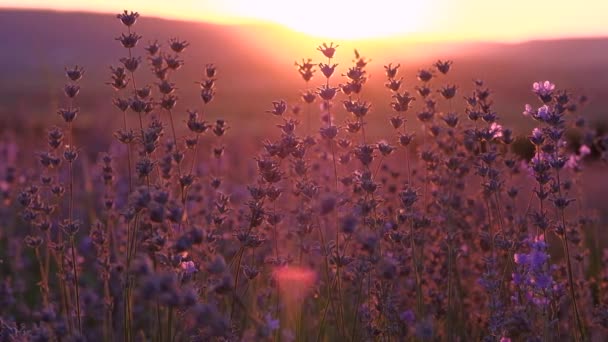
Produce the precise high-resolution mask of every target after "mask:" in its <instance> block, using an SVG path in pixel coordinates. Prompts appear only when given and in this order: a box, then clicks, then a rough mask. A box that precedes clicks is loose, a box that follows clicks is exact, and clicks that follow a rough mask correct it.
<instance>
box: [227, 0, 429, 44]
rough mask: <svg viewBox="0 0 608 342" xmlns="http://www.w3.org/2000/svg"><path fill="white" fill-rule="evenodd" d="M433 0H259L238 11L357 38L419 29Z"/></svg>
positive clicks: (315, 33) (304, 30) (297, 27)
mask: <svg viewBox="0 0 608 342" xmlns="http://www.w3.org/2000/svg"><path fill="white" fill-rule="evenodd" d="M433 2H434V0H427V1H419V0H400V1H399V0H398V1H395V0H371V1H365V2H363V1H357V0H350V1H342V0H300V1H289V0H259V1H243V2H242V3H241V5H240V6H239V7H238V9H237V11H238V12H239V14H240V15H242V16H246V17H249V18H252V19H258V20H265V21H270V22H275V23H278V24H281V25H284V26H286V27H288V28H290V29H293V30H295V31H298V32H301V33H305V34H308V35H310V36H313V37H319V38H335V39H343V40H345V39H346V40H358V39H369V38H381V37H390V36H396V35H405V34H410V33H416V32H419V31H421V30H423V29H424V27H425V26H426V25H427V23H428V21H429V20H430V18H431V11H432V10H433V8H432V4H433Z"/></svg>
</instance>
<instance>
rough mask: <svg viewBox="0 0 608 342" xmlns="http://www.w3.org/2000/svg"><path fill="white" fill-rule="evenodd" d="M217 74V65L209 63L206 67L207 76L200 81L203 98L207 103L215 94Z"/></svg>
mask: <svg viewBox="0 0 608 342" xmlns="http://www.w3.org/2000/svg"><path fill="white" fill-rule="evenodd" d="M216 74H217V70H216V68H215V65H213V64H207V66H206V67H205V77H204V78H203V80H202V81H201V82H198V83H199V84H200V86H201V99H202V100H203V103H205V104H207V103H209V102H211V100H213V97H214V96H215V81H216V78H215V77H216Z"/></svg>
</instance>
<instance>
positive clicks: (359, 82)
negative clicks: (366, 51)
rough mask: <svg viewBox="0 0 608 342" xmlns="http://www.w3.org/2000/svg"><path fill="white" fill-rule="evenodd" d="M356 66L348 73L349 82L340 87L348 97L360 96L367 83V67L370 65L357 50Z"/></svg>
mask: <svg viewBox="0 0 608 342" xmlns="http://www.w3.org/2000/svg"><path fill="white" fill-rule="evenodd" d="M353 63H354V65H353V66H352V67H351V68H349V69H348V71H347V72H346V75H345V76H346V77H347V78H348V81H347V82H346V83H344V84H342V85H340V89H341V90H342V92H343V93H344V94H346V95H351V94H359V93H361V89H362V88H363V84H365V82H366V81H367V76H366V75H367V72H366V71H365V66H366V65H367V63H369V61H368V60H366V59H365V58H364V57H362V56H361V55H360V54H359V52H358V51H357V50H355V60H354V61H353Z"/></svg>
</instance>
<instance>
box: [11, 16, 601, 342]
mask: <svg viewBox="0 0 608 342" xmlns="http://www.w3.org/2000/svg"><path fill="white" fill-rule="evenodd" d="M142 14H143V13H142ZM62 15H64V16H66V15H65V14H62ZM15 16H18V17H19V18H25V17H27V16H31V17H35V18H37V19H36V20H32V21H31V22H32V24H27V25H25V24H23V23H24V22H26V21H24V20H21V19H19V20H17V19H14V18H15ZM47 16H48V17H47ZM97 16H98V17H90V18H89V17H87V18H88V19H87V20H82V18H80V19H79V20H81V21H82V22H78V25H79V26H78V27H82V28H83V30H86V29H85V27H88V26H90V27H93V26H95V25H98V24H99V23H103V25H106V23H109V25H110V26H108V27H107V28H105V29H103V30H100V29H98V28H95V30H97V31H96V32H98V33H96V35H95V36H94V37H91V36H90V35H88V34H85V35H84V37H85V38H82V37H79V36H78V35H77V34H74V36H73V37H68V38H69V39H65V40H63V39H64V38H61V40H60V39H59V38H56V39H58V40H57V42H54V43H53V44H50V43H48V39H41V38H40V39H39V40H40V46H32V45H34V44H29V43H27V42H35V41H36V39H37V38H36V37H38V35H40V37H42V36H44V33H43V31H44V30H45V28H46V27H48V29H49V30H52V27H54V26H53V25H50V24H49V25H46V26H44V25H42V24H40V23H41V22H45V21H44V20H49V21H48V23H53V22H54V21H52V20H59V19H57V18H63V17H59V16H58V15H55V17H52V16H51V15H50V14H44V13H42V14H41V13H33V14H32V13H26V14H24V13H17V12H5V13H0V18H5V19H6V21H5V22H8V20H14V22H11V24H7V27H16V26H18V25H24V27H28V26H31V27H32V30H33V31H32V32H34V31H35V32H36V33H31V32H27V31H23V30H21V33H20V34H21V36H17V38H15V37H9V34H5V33H2V34H4V35H5V36H2V34H0V37H5V38H6V39H4V38H3V39H2V40H3V41H9V38H11V39H13V40H12V42H14V44H7V45H12V46H14V50H13V53H12V54H11V53H10V51H9V50H10V49H8V48H7V49H5V51H8V53H9V54H7V55H4V56H0V68H2V70H4V74H5V75H6V77H5V78H4V79H3V80H1V81H0V90H2V91H1V93H2V94H0V197H1V199H2V201H1V202H0V341H170V342H171V341H450V342H451V341H461V342H465V341H497V342H498V341H499V342H510V341H606V340H608V266H607V265H608V233H607V231H606V225H607V224H608V202H607V201H606V199H607V198H608V197H607V196H606V191H608V182H607V181H606V174H607V172H608V165H606V162H607V161H608V120H607V117H606V105H608V103H607V102H606V97H605V96H604V95H607V94H606V89H608V88H606V87H605V86H606V82H608V81H607V80H608V63H606V60H605V59H602V58H596V57H597V56H596V57H593V58H591V59H584V58H582V57H581V58H580V60H575V59H569V62H567V61H565V59H566V58H564V57H561V58H563V59H564V60H558V61H557V62H556V61H551V58H550V57H547V56H550V55H551V53H546V54H545V57H544V58H545V59H546V60H543V58H533V59H530V60H528V59H527V57H526V56H525V55H523V56H522V51H524V52H525V51H532V50H533V49H532V48H530V49H528V50H523V49H522V51H519V50H517V49H513V50H509V51H515V52H513V56H514V57H512V61H511V64H509V63H508V61H507V60H508V59H510V58H511V57H509V56H508V55H507V54H506V52H504V51H506V50H500V51H501V52H500V53H497V55H501V56H503V57H501V58H498V57H496V56H494V57H492V53H489V52H488V53H486V54H484V55H483V56H484V57H483V58H482V57H474V56H473V55H472V54H469V55H463V57H462V59H463V63H462V64H460V62H459V59H458V56H460V55H461V53H457V52H454V53H452V52H451V51H452V50H451V49H429V51H426V52H425V54H424V56H422V55H419V56H415V57H414V56H413V54H412V55H410V56H408V54H404V55H400V53H399V50H398V49H396V48H395V49H394V50H391V51H392V52H391V53H390V54H389V55H390V56H391V58H387V59H380V58H378V57H377V55H375V54H374V51H366V50H365V49H366V48H367V49H369V48H372V45H369V46H363V47H362V48H358V47H356V46H355V47H351V46H350V45H351V44H350V43H349V42H346V43H341V42H339V41H337V40H336V41H333V42H330V41H319V42H316V43H315V45H314V46H310V47H309V48H306V49H303V48H302V47H301V46H300V47H295V45H297V44H294V46H283V45H281V44H277V46H270V45H269V46H266V47H265V49H260V50H263V51H260V52H259V55H255V56H254V55H249V54H247V53H240V54H239V51H240V52H243V51H254V50H236V49H235V48H231V47H229V41H230V39H228V38H226V37H228V34H226V36H225V37H224V36H221V35H215V36H213V37H216V38H217V37H219V38H217V41H215V40H213V39H209V40H208V41H205V42H201V41H199V40H197V39H192V40H191V39H185V38H183V37H178V36H176V35H174V33H173V32H170V31H166V29H168V28H170V25H168V24H167V25H165V26H162V25H161V24H162V23H161V22H158V21H154V20H158V19H149V18H147V17H146V16H141V17H140V15H139V13H137V12H131V11H124V12H121V13H119V14H117V15H114V16H109V15H106V16H105V17H103V18H102V17H101V15H97ZM11 18H13V19H11ZM44 18H46V19H44ZM48 18H54V19H48ZM65 18H67V16H66V17H65ZM71 18H74V19H75V20H76V19H78V18H79V16H78V15H76V14H73V15H72V17H71ZM96 20H99V22H97V21H96ZM147 20H151V21H154V23H156V24H155V25H148V26H145V25H147V24H146V21H147ZM59 21H61V20H59ZM20 23H21V24H20ZM36 23H37V24H36ZM73 24H74V25H76V24H75V23H73ZM1 25H2V24H1V23H0V26H1ZM37 25H38V26H37ZM142 25H144V26H145V32H146V33H147V34H148V35H147V36H142V35H140V34H139V32H140V31H139V27H141V26H142ZM163 25H164V24H163ZM68 26H69V24H66V27H68ZM98 26H99V25H98ZM161 26H162V29H159V30H158V31H155V28H159V27H161ZM76 31H78V30H76ZM80 32H88V31H80ZM180 32H185V35H188V33H187V32H188V31H184V30H182V31H180ZM222 34H223V33H222ZM50 36H52V37H59V36H58V35H57V34H55V33H53V34H50V35H49V37H50ZM61 37H63V36H61ZM98 40H99V41H98ZM59 41H61V42H63V43H61V44H66V46H71V47H70V48H69V49H68V48H63V47H62V49H54V50H53V49H52V48H51V47H50V46H48V47H47V46H46V45H45V44H47V43H48V44H49V45H55V46H56V45H57V44H60V43H59ZM209 41H211V42H212V43H213V42H214V43H213V44H211V43H209ZM235 42H236V43H234V46H244V45H246V44H247V43H246V42H241V41H235ZM205 43H207V44H210V45H205ZM596 43H597V42H596ZM20 44H21V45H20ZM222 44H226V45H222ZM548 44H549V43H543V44H540V45H538V46H541V47H542V49H545V50H542V49H541V50H539V51H541V52H542V51H547V50H549V49H548V48H547V46H549V45H548ZM569 44H571V45H568V46H574V45H576V44H579V45H577V46H579V47H580V48H581V50H579V51H587V50H584V49H587V48H588V47H585V46H587V45H585V44H591V43H590V42H576V43H573V42H571V43H569ZM96 45H98V46H102V47H103V48H100V49H99V50H96V49H94V48H92V47H91V46H96ZM85 46H86V48H85ZM230 46H232V45H230ZM552 46H557V45H552ZM596 46H601V47H602V48H605V47H606V46H607V45H606V40H601V41H600V42H599V43H597V45H593V48H594V49H595V48H596ZM290 47H293V51H292V50H291V49H290ZM35 48H39V49H40V51H44V54H43V53H40V54H38V53H36V51H37V50H36V49H35ZM223 48H224V50H222V49H223ZM3 49H4V48H3ZM206 49H208V50H209V51H210V52H207V50H206ZM243 49H244V48H243ZM273 49H276V51H275V50H273ZM387 49H388V47H387ZM192 50H196V51H198V52H197V54H196V58H189V57H192V56H191V55H188V53H189V51H192ZM490 50H491V49H489V48H488V49H487V50H484V51H490ZM591 50H593V49H591V48H589V51H591ZM25 51H27V53H26V52H25ZM62 51H63V52H62ZM66 51H69V52H70V53H67V52H66ZM73 51H81V52H77V53H76V52H73ZM201 51H202V52H201ZM302 51H304V52H302ZM492 51H494V50H492ZM496 51H498V50H496ZM607 51H608V49H607ZM228 52H235V53H228ZM275 52H276V53H275ZM3 53H4V52H3ZM302 53H304V56H302ZM570 53H572V55H573V56H574V55H576V54H577V52H576V49H573V50H572V51H571V52H570ZM370 54H374V58H369V57H368V56H369V55H370ZM579 54H580V53H579ZM270 55H272V56H270ZM536 55H538V56H540V55H541V54H535V56H536ZM583 55H584V54H583ZM384 56H385V57H386V56H387V55H386V54H385V55H384ZM489 56H490V57H489ZM505 56H506V57H505ZM79 57H81V58H82V61H79V60H78V58H79ZM279 58H280V59H281V60H283V62H278V61H277V60H278V59H279ZM492 58H493V59H492ZM555 58H557V59H559V58H560V57H559V56H558V54H555ZM67 60H69V61H70V63H66V65H61V66H58V65H55V64H57V61H67ZM412 60H413V61H414V62H412ZM516 60H517V62H515V61H516ZM418 62H419V64H416V63H418ZM264 63H267V64H268V65H272V67H270V66H267V68H264V65H266V64H264ZM277 63H279V64H277ZM484 63H487V64H484ZM567 63H570V64H568V65H564V64H567ZM276 65H280V66H281V70H278V68H275V66H276ZM283 65H286V68H284V70H283V68H282V67H283ZM461 66H463V67H461ZM514 66H516V67H514ZM503 67H504V68H506V69H504V70H501V68H503ZM47 68H48V70H43V69H47ZM256 68H257V69H256ZM459 68H460V71H459ZM254 69H255V70H254ZM519 69H521V70H519ZM256 70H257V71H256ZM505 70H507V71H505ZM568 70H571V72H570V73H569V72H568ZM552 71H555V73H556V75H555V78H556V79H554V78H552V75H551V72H552ZM252 75H255V77H254V76H252ZM484 75H486V76H489V78H490V79H491V81H488V80H486V79H484ZM536 75H543V76H544V75H546V77H543V78H534V77H536ZM605 76H606V77H605ZM520 81H521V82H524V83H525V84H524V85H523V86H521V85H520V84H519V83H518V82H520ZM569 81H572V82H574V83H575V84H569V83H568V82H569ZM584 86H586V87H587V89H586V90H587V92H585V91H584V90H583V89H581V87H584ZM494 89H497V90H496V91H495V90H494ZM501 91H503V92H502V93H501Z"/></svg>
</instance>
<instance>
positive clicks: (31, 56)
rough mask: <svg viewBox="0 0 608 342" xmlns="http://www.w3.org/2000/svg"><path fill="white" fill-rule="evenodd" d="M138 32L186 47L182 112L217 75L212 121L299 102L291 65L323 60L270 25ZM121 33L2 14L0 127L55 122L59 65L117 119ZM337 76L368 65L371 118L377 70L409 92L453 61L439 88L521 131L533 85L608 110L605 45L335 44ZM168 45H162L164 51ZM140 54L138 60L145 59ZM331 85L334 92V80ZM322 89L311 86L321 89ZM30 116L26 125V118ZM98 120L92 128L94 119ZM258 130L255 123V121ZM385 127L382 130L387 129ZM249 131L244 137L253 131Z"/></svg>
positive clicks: (73, 21)
mask: <svg viewBox="0 0 608 342" xmlns="http://www.w3.org/2000/svg"><path fill="white" fill-rule="evenodd" d="M135 29H136V31H137V32H138V33H139V34H141V35H143V36H144V38H143V40H142V42H143V43H146V42H147V41H149V40H155V39H158V40H159V41H161V42H162V43H165V42H166V41H167V39H168V38H170V37H179V38H180V39H185V40H188V41H189V42H190V43H191V46H190V47H189V48H188V49H187V50H186V52H185V53H184V56H183V57H184V59H185V60H186V65H185V67H184V68H183V70H180V71H179V72H178V73H177V75H176V76H175V77H174V82H176V83H177V84H178V87H179V88H180V98H181V101H180V107H179V108H178V109H179V110H180V111H182V112H183V111H185V109H186V108H190V107H200V100H199V98H198V88H197V85H196V84H194V82H195V81H196V80H197V79H198V77H199V76H200V75H201V71H202V69H203V67H204V65H205V64H206V63H214V64H216V65H217V67H218V70H219V80H218V82H217V86H218V96H217V99H216V102H215V103H214V104H213V105H212V106H210V107H209V110H210V111H211V112H212V114H213V116H217V115H222V116H225V117H228V118H230V119H233V120H236V119H239V120H241V119H242V120H252V119H253V118H257V117H264V115H265V114H264V111H265V110H266V109H268V108H269V107H270V102H271V101H272V100H276V99H280V98H284V99H287V100H289V101H295V100H297V96H298V92H299V91H300V90H301V89H302V88H303V87H304V82H303V81H301V80H299V78H298V75H297V73H296V71H295V68H294V66H293V62H294V61H295V60H300V59H301V58H302V57H311V58H314V59H315V60H320V58H319V57H321V56H320V54H319V52H318V51H316V45H317V44H319V43H321V42H317V41H314V40H311V39H310V38H308V37H306V36H304V35H301V34H297V33H294V32H289V31H287V30H285V29H282V28H280V27H277V26H273V25H243V26H223V25H215V24H207V23H195V22H182V21H170V20H162V19H157V18H146V17H145V16H144V17H142V18H141V19H140V20H139V21H138V23H137V25H136V27H135ZM122 31H123V27H122V25H120V23H119V22H118V21H117V20H116V18H115V17H113V16H111V15H101V14H82V13H59V12H43V11H13V10H10V11H9V10H5V11H0V44H2V46H1V52H0V73H1V74H2V75H3V76H2V77H0V118H1V119H0V126H1V125H7V124H11V122H12V120H11V119H9V118H23V117H30V118H33V119H37V120H38V119H39V118H41V117H45V116H48V117H49V118H50V120H55V117H54V115H52V114H53V112H54V110H53V108H54V107H55V106H56V105H57V102H58V101H61V100H62V98H61V97H60V96H59V95H60V87H61V85H62V84H63V82H64V80H65V78H64V76H63V68H64V66H65V65H73V64H79V65H82V66H84V67H85V68H86V70H87V74H86V77H85V79H84V80H83V83H82V86H83V90H82V98H81V99H80V101H81V102H80V103H81V107H82V108H83V110H86V111H87V112H91V113H94V114H96V115H95V116H94V117H97V116H98V115H101V114H100V113H103V115H104V116H111V115H115V114H116V113H115V111H113V110H112V108H111V105H110V104H109V101H108V99H109V98H110V96H112V94H113V92H112V90H111V89H109V87H107V86H105V85H104V82H106V81H107V80H108V79H109V75H108V67H109V66H110V65H116V64H118V59H119V58H120V57H121V56H123V55H124V54H125V51H124V49H122V48H121V47H120V46H119V43H118V42H116V41H115V40H114V38H115V37H117V36H118V35H119V34H120V33H121V32H122ZM337 43H339V44H340V45H341V46H340V48H339V50H338V56H339V57H340V59H339V60H338V62H339V63H340V66H339V68H341V69H340V73H339V74H341V73H343V72H344V71H345V70H346V68H347V67H348V66H349V63H350V61H351V60H352V56H353V52H352V49H353V48H358V49H359V51H360V52H361V53H362V54H363V55H364V56H366V57H368V58H371V60H372V62H371V63H370V65H369V69H368V70H369V73H370V75H371V78H370V81H369V85H368V86H367V88H366V92H365V95H364V96H365V97H366V98H368V99H371V100H373V101H374V106H375V107H374V115H377V116H379V117H386V116H387V115H388V113H389V112H390V111H389V107H388V104H387V103H388V100H389V96H388V93H387V92H386V91H385V89H383V87H382V86H381V84H382V83H384V74H383V70H382V67H383V65H385V64H388V63H389V62H393V63H401V64H402V68H401V72H402V75H403V76H404V77H405V82H406V85H407V87H408V88H411V87H412V86H413V85H415V84H416V82H417V81H416V80H415V78H414V74H415V72H416V70H417V69H418V68H421V67H426V66H428V65H429V64H430V63H432V62H433V61H435V60H436V59H439V58H441V59H452V60H454V61H455V64H454V69H453V72H452V73H451V74H450V75H449V76H448V78H447V79H445V80H443V81H441V82H449V83H458V84H460V85H461V88H460V92H461V94H462V95H464V94H465V93H466V92H468V91H470V89H471V84H470V83H471V82H470V81H471V80H472V79H473V78H482V79H484V80H486V82H487V85H488V86H489V87H491V88H492V89H494V90H495V91H496V95H495V102H496V106H497V109H498V110H499V114H501V115H502V117H503V119H504V120H505V121H507V122H510V123H518V122H519V121H520V120H519V116H520V113H521V108H523V105H524V103H526V102H531V101H534V98H533V96H532V95H531V94H530V91H529V90H530V87H531V83H532V82H533V81H536V80H544V79H550V80H552V81H553V82H555V83H557V84H558V86H560V87H566V88H568V89H570V90H572V91H573V92H575V93H577V94H586V95H588V96H589V98H590V99H591V103H590V105H589V106H588V107H587V108H586V111H587V112H588V113H589V115H590V116H591V117H592V118H594V119H596V120H599V119H601V118H606V115H607V114H608V113H607V109H606V108H608V100H607V99H608V61H607V60H606V57H605V56H607V55H608V38H605V39H579V40H573V39H570V40H555V41H531V42H526V43H521V44H498V43H455V42H450V43H438V42H433V43H424V42H413V41H410V40H408V39H407V38H403V39H401V40H395V39H393V40H381V41H376V42H362V43H359V45H358V46H354V45H353V43H351V42H345V43H342V42H337ZM165 45H166V44H165ZM143 46H144V45H143V44H142V46H138V53H140V54H141V53H142V51H143V50H142V48H143ZM143 70H144V71H142V72H139V73H138V75H137V77H138V82H139V83H140V84H143V83H144V82H151V81H152V79H151V78H150V77H149V76H147V72H146V71H145V70H147V68H144V69H143ZM335 82H338V80H336V81H335ZM319 83H320V79H319V78H318V77H317V78H316V79H313V82H311V85H315V86H316V85H317V84H319ZM25 114H27V115H25ZM90 120H94V119H90ZM253 121H255V120H253ZM383 124H384V122H383ZM254 128H255V124H253V125H250V126H249V129H254Z"/></svg>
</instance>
